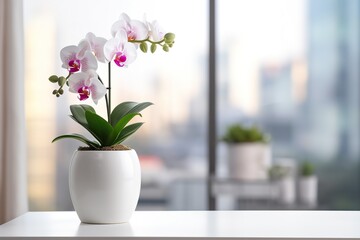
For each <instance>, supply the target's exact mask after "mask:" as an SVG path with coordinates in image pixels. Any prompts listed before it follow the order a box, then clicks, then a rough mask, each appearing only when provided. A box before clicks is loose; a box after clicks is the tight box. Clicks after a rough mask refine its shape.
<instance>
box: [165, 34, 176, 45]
mask: <svg viewBox="0 0 360 240" xmlns="http://www.w3.org/2000/svg"><path fill="white" fill-rule="evenodd" d="M164 39H165V42H166V43H172V42H174V40H175V34H173V33H167V34H165V36H164Z"/></svg>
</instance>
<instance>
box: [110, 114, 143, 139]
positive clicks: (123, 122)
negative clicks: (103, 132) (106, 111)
mask: <svg viewBox="0 0 360 240" xmlns="http://www.w3.org/2000/svg"><path fill="white" fill-rule="evenodd" d="M135 116H140V117H141V114H140V113H128V114H126V115H125V116H124V117H122V118H121V119H120V120H119V121H118V122H117V123H116V125H115V127H114V131H113V136H112V140H113V141H114V140H116V139H117V138H118V137H119V135H120V133H121V131H122V130H123V129H124V128H125V126H126V124H128V123H129V122H130V121H131V119H133V118H134V117H135Z"/></svg>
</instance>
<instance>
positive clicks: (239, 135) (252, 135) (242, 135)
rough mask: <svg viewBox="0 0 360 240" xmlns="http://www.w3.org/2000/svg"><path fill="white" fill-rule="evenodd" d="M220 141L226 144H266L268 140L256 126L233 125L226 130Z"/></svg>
mask: <svg viewBox="0 0 360 240" xmlns="http://www.w3.org/2000/svg"><path fill="white" fill-rule="evenodd" d="M222 141H224V142H227V143H249V142H261V143H266V142H268V141H269V139H268V137H267V136H266V135H265V134H264V133H263V132H262V131H261V130H260V129H259V128H257V127H256V126H252V127H246V126H243V125H241V124H233V125H230V126H229V127H228V128H227V130H226V133H225V135H224V136H223V137H222Z"/></svg>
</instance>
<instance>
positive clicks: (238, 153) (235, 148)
mask: <svg viewBox="0 0 360 240" xmlns="http://www.w3.org/2000/svg"><path fill="white" fill-rule="evenodd" d="M269 154H270V150H269V146H268V145H267V144H263V143H241V144H228V174H229V177H230V178H236V179H240V180H246V181H253V180H264V179H267V169H268V165H269V161H270V160H269V158H270V156H269Z"/></svg>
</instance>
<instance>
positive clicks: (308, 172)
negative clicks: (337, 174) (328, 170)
mask: <svg viewBox="0 0 360 240" xmlns="http://www.w3.org/2000/svg"><path fill="white" fill-rule="evenodd" d="M299 170H300V176H303V177H308V176H312V175H314V173H315V169H314V165H313V164H312V163H311V162H309V161H304V162H302V163H301V164H300V169H299Z"/></svg>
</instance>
